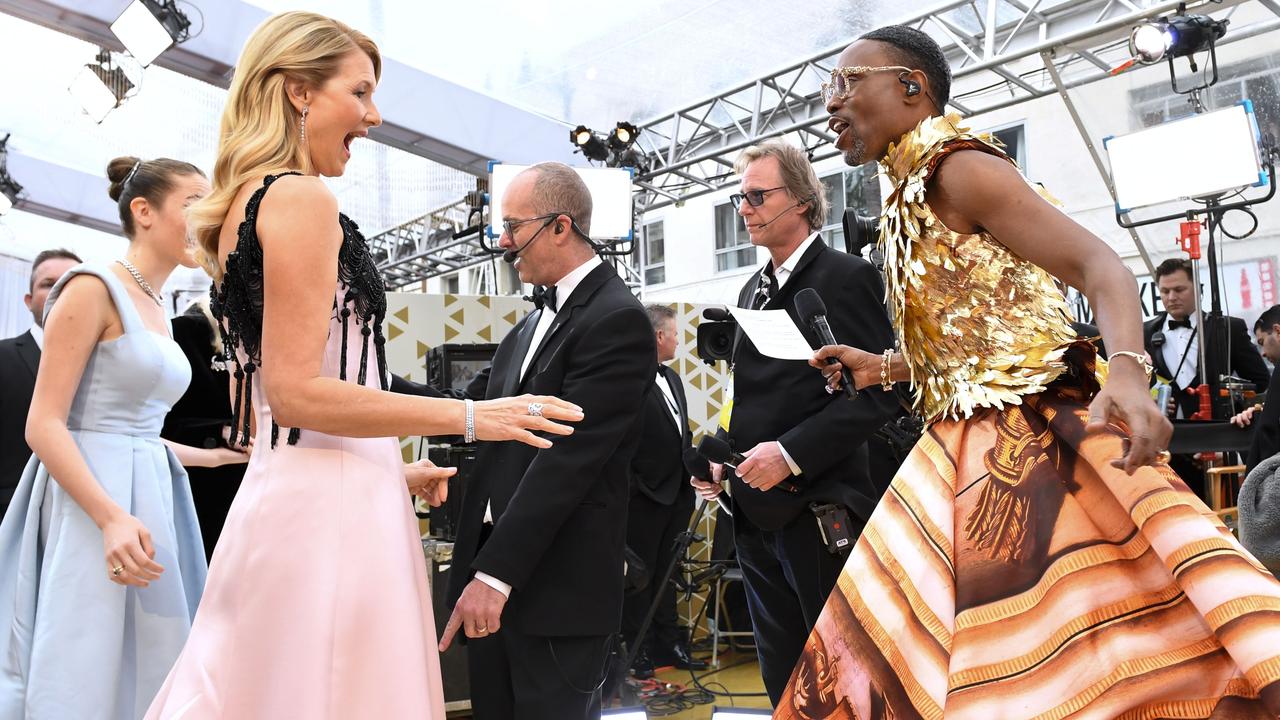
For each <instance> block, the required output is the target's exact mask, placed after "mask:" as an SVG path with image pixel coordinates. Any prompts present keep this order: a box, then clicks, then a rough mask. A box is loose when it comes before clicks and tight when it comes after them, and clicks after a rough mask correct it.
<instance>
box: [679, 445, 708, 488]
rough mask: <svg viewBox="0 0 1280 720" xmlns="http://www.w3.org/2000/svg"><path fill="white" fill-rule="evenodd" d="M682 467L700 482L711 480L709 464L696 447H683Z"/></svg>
mask: <svg viewBox="0 0 1280 720" xmlns="http://www.w3.org/2000/svg"><path fill="white" fill-rule="evenodd" d="M684 469H685V470H686V471H687V472H688V473H689V474H690V475H691V476H693V477H696V478H698V479H699V480H701V481H702V482H712V480H711V464H710V463H709V462H708V461H707V459H706V458H705V457H703V456H702V454H701V453H699V452H698V449H697V448H691V447H687V448H685V449H684Z"/></svg>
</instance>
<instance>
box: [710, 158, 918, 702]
mask: <svg viewBox="0 0 1280 720" xmlns="http://www.w3.org/2000/svg"><path fill="white" fill-rule="evenodd" d="M735 169H736V170H737V171H738V172H739V174H741V176H742V185H741V190H740V191H739V192H738V193H736V194H734V195H732V196H730V200H732V201H733V203H734V206H735V207H736V208H737V210H738V214H739V216H741V218H742V221H743V223H745V224H746V227H747V232H748V234H749V235H750V236H751V243H752V244H753V245H756V246H759V247H763V248H765V249H766V250H768V253H769V260H768V262H766V263H765V264H764V267H762V268H760V270H759V271H757V272H756V273H755V274H753V275H752V276H751V278H750V279H749V280H748V281H747V283H746V285H744V286H743V288H742V291H741V293H740V294H739V296H738V306H739V307H741V308H750V309H754V310H762V309H763V310H785V311H786V312H787V313H789V314H790V315H791V317H792V319H793V320H794V321H795V322H796V325H797V326H798V327H800V328H801V329H802V330H803V332H804V333H805V336H806V339H807V340H808V341H809V344H810V345H811V346H813V347H815V348H816V347H820V346H821V345H823V344H824V343H823V342H821V341H820V339H819V338H818V337H817V335H816V334H814V333H813V332H812V331H811V330H810V329H809V328H808V325H807V323H806V322H805V321H804V319H803V318H800V317H799V316H798V314H797V313H796V309H795V303H794V298H795V295H796V293H797V292H798V291H799V290H801V289H803V288H812V289H813V290H814V291H816V292H817V293H818V295H819V297H821V298H822V300H823V302H824V304H825V305H826V307H827V320H828V322H829V323H830V325H831V330H832V332H833V333H834V334H835V339H836V341H837V342H841V343H845V344H847V345H852V346H855V347H859V348H863V349H866V350H868V351H870V352H876V353H878V352H881V351H882V350H885V349H886V348H891V347H893V331H892V329H891V328H890V325H889V317H888V314H887V313H886V312H885V308H884V284H883V282H882V280H881V278H880V275H879V273H878V272H877V271H876V269H875V267H874V266H872V265H871V263H869V262H867V261H866V260H863V259H862V258H860V257H855V256H853V255H849V254H848V253H844V252H840V251H837V250H832V249H831V248H828V247H827V246H826V244H824V243H823V241H822V239H821V236H820V234H819V229H820V228H821V227H822V226H823V225H825V224H826V216H827V201H826V198H825V195H824V193H823V186H822V183H821V182H819V180H818V177H817V175H816V174H815V173H814V172H813V166H812V165H811V164H810V163H809V159H808V157H806V156H805V154H804V153H803V152H802V151H801V150H800V149H799V148H796V147H795V146H792V145H788V144H787V143H784V142H781V141H776V140H774V141H769V142H765V143H761V144H759V145H754V146H752V147H749V148H747V149H746V150H745V151H744V152H743V153H742V156H741V157H740V158H739V159H738V162H737V165H736V166H735ZM730 363H731V367H732V369H733V378H732V403H733V407H732V412H731V414H730V418H729V422H728V427H727V428H722V431H723V433H724V435H725V437H726V438H727V440H728V441H729V442H730V443H731V444H732V445H733V447H734V450H735V451H737V452H740V453H742V454H744V455H746V456H747V460H746V461H745V462H743V463H741V464H739V465H738V468H737V470H736V471H735V472H733V473H730V478H729V479H730V486H731V490H732V493H733V507H734V512H733V525H734V527H733V530H734V541H735V545H736V547H737V550H738V562H739V564H740V565H741V566H742V574H743V579H744V584H745V585H746V591H747V608H748V609H749V610H750V612H751V622H752V625H753V629H754V632H755V639H756V648H757V652H758V654H759V656H760V672H761V675H763V676H764V684H765V688H766V689H767V690H768V692H769V698H770V699H771V700H772V701H773V702H774V704H775V705H776V704H777V703H778V700H779V698H780V697H781V695H782V691H783V688H784V687H785V686H786V683H787V679H788V678H789V677H790V675H791V669H792V668H793V667H794V666H795V664H796V661H797V660H798V659H799V658H800V652H801V650H802V649H803V647H804V642H805V638H806V637H808V635H809V631H810V630H812V629H813V626H814V623H815V622H817V620H818V614H819V613H820V612H821V611H822V606H823V603H824V602H825V601H826V599H827V595H828V594H829V593H830V592H831V588H832V587H833V586H834V585H835V582H836V578H837V576H838V575H839V574H840V570H841V568H842V566H843V565H844V559H845V556H846V555H847V553H848V551H849V550H850V549H852V548H853V542H852V540H853V539H856V537H857V535H858V533H859V532H861V528H862V525H863V524H864V523H865V522H866V520H867V518H868V517H870V515H871V511H872V510H873V509H874V508H875V505H876V502H877V501H878V500H879V493H878V492H877V490H876V489H875V486H874V484H873V483H872V482H871V478H870V477H869V473H868V465H867V450H866V442H865V441H866V439H867V438H870V437H871V435H872V434H873V433H874V432H875V431H876V430H877V429H879V428H880V426H882V425H883V424H884V423H885V422H887V421H888V420H889V418H890V417H891V416H892V414H893V413H894V411H895V410H896V401H895V400H894V396H893V393H885V392H864V393H860V394H859V395H858V396H857V398H856V399H853V400H849V399H846V398H845V397H844V396H842V395H832V394H830V393H828V392H827V390H826V386H825V385H823V383H822V377H821V376H818V377H816V378H815V377H814V373H813V369H812V368H810V367H809V364H808V363H807V362H805V361H803V360H795V361H792V360H778V359H775V358H770V357H767V356H765V355H764V354H762V353H761V352H760V351H759V350H758V349H756V346H755V345H754V344H753V343H752V342H751V339H750V338H748V337H746V336H745V335H744V336H742V337H740V339H739V340H738V341H737V343H736V344H735V347H734V351H733V357H732V359H731V361H730ZM712 472H713V475H714V479H715V480H717V481H718V480H719V479H720V477H722V475H723V468H722V467H714V466H713V468H712ZM690 482H691V484H693V485H694V487H695V488H697V489H698V490H699V492H700V493H701V494H702V495H703V496H704V497H707V496H714V495H715V493H716V492H718V489H719V485H718V484H711V483H703V482H701V481H698V480H696V479H691V480H690ZM839 512H844V513H847V514H848V522H847V523H845V522H837V523H836V524H837V525H839V526H842V527H844V528H846V529H847V530H848V531H850V535H851V537H850V538H848V542H846V543H845V544H844V545H843V546H837V543H835V542H826V541H824V540H823V530H822V521H823V520H831V518H833V517H835V516H834V515H832V513H839ZM829 525H830V524H829V523H828V526H829Z"/></svg>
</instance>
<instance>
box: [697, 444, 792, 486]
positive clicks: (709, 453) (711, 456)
mask: <svg viewBox="0 0 1280 720" xmlns="http://www.w3.org/2000/svg"><path fill="white" fill-rule="evenodd" d="M697 452H698V454H699V455H701V456H703V457H704V458H706V459H707V460H710V461H711V462H713V463H720V464H721V465H728V466H729V467H731V468H737V467H738V466H739V465H741V464H742V463H744V462H746V461H747V456H746V455H743V454H742V453H739V452H734V451H733V448H731V447H729V443H727V442H725V441H723V440H721V439H720V438H718V437H716V436H714V435H703V436H702V439H701V440H699V441H698V451H697ZM708 470H709V469H708ZM708 475H710V472H708ZM774 487H777V488H778V489H780V490H785V491H787V492H789V493H798V492H800V488H798V487H796V486H795V485H792V484H791V483H790V482H788V481H786V480H783V481H782V482H780V483H778V484H777V485H775V486H774Z"/></svg>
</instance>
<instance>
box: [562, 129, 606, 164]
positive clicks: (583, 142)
mask: <svg viewBox="0 0 1280 720" xmlns="http://www.w3.org/2000/svg"><path fill="white" fill-rule="evenodd" d="M569 142H571V143H573V145H574V147H576V148H578V150H580V151H581V152H582V154H583V156H585V157H586V158H587V159H588V160H595V161H596V162H599V161H601V160H604V159H605V158H607V157H609V149H608V148H607V147H605V144H604V141H603V140H601V139H600V138H599V136H597V135H596V134H595V133H594V132H592V130H591V128H589V127H587V126H586V125H579V126H578V127H576V128H574V129H573V130H571V131H570V132H569Z"/></svg>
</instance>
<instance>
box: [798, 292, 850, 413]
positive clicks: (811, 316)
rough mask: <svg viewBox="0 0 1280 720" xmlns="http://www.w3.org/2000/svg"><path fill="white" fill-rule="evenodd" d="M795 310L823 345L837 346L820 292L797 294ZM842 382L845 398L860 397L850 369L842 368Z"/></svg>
mask: <svg viewBox="0 0 1280 720" xmlns="http://www.w3.org/2000/svg"><path fill="white" fill-rule="evenodd" d="M795 308H796V314H797V315H799V316H800V317H801V318H803V319H804V321H805V322H806V323H808V325H809V327H810V328H811V329H812V330H813V332H814V333H815V334H816V335H817V336H818V339H819V340H820V341H821V342H822V344H823V345H835V344H836V337H835V335H833V334H832V333H831V325H829V324H827V305H826V303H824V302H822V298H821V297H819V296H818V291H816V290H814V289H813V288H804V289H803V290H800V291H799V292H797V293H796V299H795ZM838 362H840V361H839V360H836V359H835V358H833V357H829V358H827V364H828V365H834V364H836V363H838ZM840 380H841V383H840V384H841V386H842V387H843V389H844V394H845V397H847V398H849V399H850V400H852V399H854V398H855V397H857V396H858V388H856V387H854V385H853V375H852V373H850V372H849V368H847V367H842V368H840Z"/></svg>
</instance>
